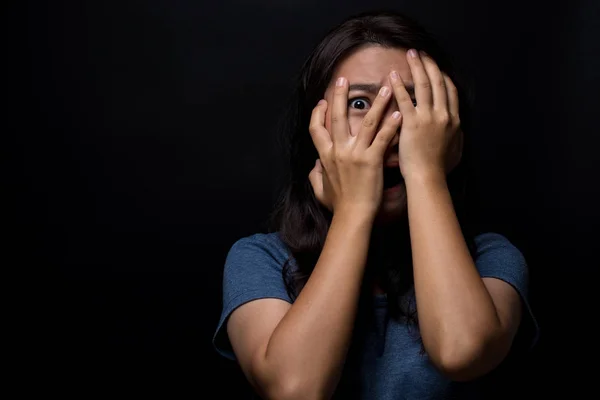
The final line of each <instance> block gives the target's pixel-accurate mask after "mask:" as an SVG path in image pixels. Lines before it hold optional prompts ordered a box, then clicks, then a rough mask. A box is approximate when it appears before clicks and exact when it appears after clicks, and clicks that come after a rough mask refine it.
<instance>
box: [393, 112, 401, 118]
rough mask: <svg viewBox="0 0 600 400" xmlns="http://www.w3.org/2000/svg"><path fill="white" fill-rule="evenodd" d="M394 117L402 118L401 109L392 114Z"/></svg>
mask: <svg viewBox="0 0 600 400" xmlns="http://www.w3.org/2000/svg"><path fill="white" fill-rule="evenodd" d="M392 118H394V119H398V118H400V111H394V113H393V114H392Z"/></svg>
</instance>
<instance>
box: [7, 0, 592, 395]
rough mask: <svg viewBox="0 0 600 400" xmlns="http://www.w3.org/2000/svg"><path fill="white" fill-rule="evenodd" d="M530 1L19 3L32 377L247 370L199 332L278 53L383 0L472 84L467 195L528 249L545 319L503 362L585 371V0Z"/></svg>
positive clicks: (265, 190)
mask: <svg viewBox="0 0 600 400" xmlns="http://www.w3.org/2000/svg"><path fill="white" fill-rule="evenodd" d="M483 3H485V4H483ZM544 4H550V3H546V2H539V4H536V3H534V2H525V1H522V0H520V1H514V0H505V1H501V2H496V1H495V2H478V1H467V0H464V1H453V2H445V1H433V0H427V1H425V0H420V1H364V0H363V1H330V2H325V1H317V0H311V1H308V0H304V1H283V0H281V1H275V0H272V1H267V0H263V1H254V2H246V1H232V0H226V1H225V0H223V1H219V2H213V1H186V0H181V1H166V0H165V1H158V0H152V1H150V0H148V1H124V0H121V1H112V2H109V1H95V2H94V1H87V2H62V1H52V2H30V3H25V2H20V3H17V5H16V6H13V7H12V8H11V10H10V11H11V12H10V13H8V14H7V15H8V23H7V25H6V27H7V29H6V34H7V36H6V37H7V39H8V46H7V54H6V55H5V56H6V65H7V66H8V67H9V68H8V72H7V75H6V76H7V86H6V87H7V92H6V95H7V99H8V103H7V105H6V106H5V113H6V118H5V123H6V127H5V129H4V130H3V131H4V135H6V136H5V137H6V138H8V139H9V140H10V142H9V146H8V147H7V150H8V153H9V156H8V158H7V159H8V160H9V162H8V163H7V164H6V168H5V173H7V181H6V182H8V183H9V185H8V186H7V187H8V188H9V194H10V195H11V196H10V198H11V199H14V200H15V202H13V203H11V204H10V207H9V208H7V210H8V213H7V215H8V217H9V218H7V219H6V221H9V222H14V224H13V226H14V228H10V229H7V231H8V233H9V234H10V235H9V240H8V241H5V242H4V245H5V248H6V250H7V251H5V252H4V254H5V256H6V260H8V261H7V263H6V265H7V266H8V265H11V266H12V265H15V266H18V267H19V270H20V271H26V273H27V274H28V279H29V280H30V282H33V281H35V282H36V283H38V284H40V285H39V289H38V288H37V285H36V286H35V287H36V289H32V288H31V287H28V288H27V289H25V290H29V292H25V293H27V295H23V294H21V295H22V297H20V298H25V297H27V298H31V299H35V300H33V301H32V306H33V307H32V310H35V312H34V313H32V314H31V315H23V316H22V319H24V320H27V321H28V323H29V324H31V326H32V328H31V329H24V330H23V331H24V332H26V333H27V336H26V337H27V339H28V343H29V344H28V347H29V348H31V349H34V352H33V353H32V355H31V357H30V358H28V359H27V360H28V361H26V362H25V364H26V367H27V368H33V370H35V371H37V372H39V373H40V375H39V376H40V377H43V379H42V380H39V381H38V380H37V378H36V381H35V382H36V384H38V385H40V387H43V388H48V386H47V385H48V384H49V385H50V386H49V387H50V388H52V391H53V392H57V393H65V394H69V393H79V394H82V393H87V392H96V391H98V390H109V391H113V390H114V391H115V393H120V392H121V391H128V392H130V393H142V392H143V393H153V392H156V391H157V390H160V389H164V388H166V389H168V390H170V391H173V390H175V391H183V392H186V393H187V394H188V395H190V396H196V397H198V396H200V398H210V397H217V396H216V395H215V396H207V395H206V391H207V390H211V391H212V390H214V389H219V390H222V391H224V393H222V396H223V397H227V396H228V395H233V394H234V393H240V392H241V391H242V390H244V389H245V381H244V380H243V379H242V378H241V377H240V374H239V372H238V371H237V369H236V367H235V364H232V363H230V362H228V361H226V360H223V359H222V358H220V357H219V356H218V355H217V354H216V352H215V351H214V350H213V348H212V346H211V337H212V334H213V331H214V328H215V325H216V322H217V319H218V316H219V312H220V306H221V303H220V301H221V298H220V290H221V287H220V285H221V273H222V266H223V261H224V257H225V255H226V252H227V250H228V248H229V246H231V244H232V243H233V242H234V241H235V240H237V239H238V238H240V237H241V236H243V235H248V234H251V233H254V232H256V231H259V230H262V229H263V228H264V227H263V225H262V222H263V221H264V219H265V218H266V216H267V214H268V212H269V210H270V208H271V206H272V204H273V200H274V198H275V194H276V193H275V192H274V187H275V186H276V185H277V184H278V182H279V181H280V176H281V175H280V170H281V168H280V166H281V159H280V156H279V153H278V149H277V147H276V144H275V123H276V121H277V117H278V113H279V112H280V111H281V107H282V104H283V100H284V99H285V97H286V96H287V95H288V94H289V91H290V89H291V87H292V77H293V75H294V74H295V73H296V72H297V71H298V69H299V67H300V65H301V63H302V61H303V60H304V58H305V57H306V56H307V55H308V53H309V51H310V50H311V48H312V46H313V45H314V44H315V42H316V40H318V39H319V37H320V36H321V35H322V34H323V33H324V32H325V31H326V30H327V29H328V28H330V27H331V26H332V25H334V24H336V23H338V22H339V21H340V20H341V19H342V18H344V17H346V16H347V15H349V14H351V13H354V12H357V11H362V10H365V9H366V8H367V7H379V6H385V7H393V8H396V9H399V10H403V11H405V12H407V13H408V14H410V15H412V16H414V17H415V18H417V19H419V20H420V21H421V22H422V23H423V24H424V25H425V26H426V27H428V28H429V29H430V30H431V31H432V32H433V33H434V34H436V35H437V36H438V37H439V39H440V40H441V41H442V43H443V45H444V46H446V47H447V48H448V50H449V51H450V52H451V53H452V54H454V55H455V57H456V59H457V60H458V63H459V65H460V67H461V68H462V70H463V71H464V72H465V73H466V75H468V76H469V77H470V79H471V81H472V83H473V85H474V87H475V90H476V102H475V106H476V108H475V111H476V112H475V115H476V120H475V128H476V129H475V132H474V145H475V147H476V148H477V151H478V154H477V157H476V173H477V177H478V182H477V183H478V185H479V188H480V192H479V197H480V199H479V201H478V204H479V209H478V212H479V213H480V215H481V221H482V224H484V225H485V226H486V227H488V228H489V230H495V231H498V232H500V233H503V234H505V235H506V236H507V237H509V239H511V240H512V241H513V242H514V243H515V244H516V245H517V246H518V247H519V248H520V249H521V250H522V251H523V252H524V254H525V256H526V257H527V259H528V261H529V264H530V268H531V272H532V284H531V303H532V306H533V308H534V311H535V313H536V315H537V317H538V319H539V322H540V324H541V327H542V336H541V338H540V342H539V345H538V347H537V348H536V349H535V350H534V351H533V352H532V354H531V356H530V357H529V358H528V359H527V360H526V361H525V362H524V363H523V364H521V367H520V368H519V369H518V374H519V375H520V376H521V377H525V378H526V380H525V383H527V390H529V391H536V390H540V389H544V390H546V389H548V388H553V389H557V388H558V389H561V390H564V389H567V388H570V389H571V390H573V389H581V388H583V387H586V386H589V385H591V382H589V381H588V379H587V378H588V376H589V373H590V372H591V371H590V370H586V369H585V368H584V367H583V366H581V365H582V364H578V363H575V361H574V360H575V359H576V358H577V359H579V357H581V359H583V360H585V361H591V362H592V363H594V362H595V361H594V360H593V359H592V360H588V356H591V354H592V349H595V348H596V347H597V346H596V345H595V343H594V341H595V337H593V336H592V334H591V332H593V323H595V310H594V309H591V308H590V305H591V303H592V298H593V297H595V296H594V292H593V290H594V286H595V283H594V280H593V278H592V276H591V273H592V271H595V269H597V267H598V265H599V263H598V261H597V260H596V259H595V257H594V252H596V251H597V244H596V243H597V241H596V239H597V236H598V228H599V225H600V224H599V212H598V206H597V205H598V204H600V202H599V201H598V198H599V196H598V188H597V183H598V178H597V173H598V169H597V168H595V169H594V168H593V166H592V164H595V159H596V154H597V145H598V139H597V135H598V127H597V122H596V121H597V109H598V101H597V96H598V89H599V86H598V71H599V70H600V60H599V56H598V46H597V42H598V37H599V35H600V31H599V29H598V26H597V25H594V23H595V22H596V21H597V18H598V16H599V13H598V2H592V1H590V2H588V3H587V4H584V3H576V2H562V4H559V3H557V5H554V6H552V7H551V6H549V5H544ZM4 135H3V136H4ZM34 270H35V271H40V272H36V273H35V274H33V272H30V271H34ZM40 277H43V279H38V278H40ZM37 295H39V296H37ZM588 304H589V305H588ZM21 361H23V360H21ZM586 371H587V372H586ZM40 382H43V385H42V383H40ZM171 397H173V395H171ZM219 397H220V396H219Z"/></svg>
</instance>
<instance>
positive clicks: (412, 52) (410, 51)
mask: <svg viewBox="0 0 600 400" xmlns="http://www.w3.org/2000/svg"><path fill="white" fill-rule="evenodd" d="M408 55H409V56H411V57H412V58H417V51H416V50H415V49H410V50H409V51H408Z"/></svg>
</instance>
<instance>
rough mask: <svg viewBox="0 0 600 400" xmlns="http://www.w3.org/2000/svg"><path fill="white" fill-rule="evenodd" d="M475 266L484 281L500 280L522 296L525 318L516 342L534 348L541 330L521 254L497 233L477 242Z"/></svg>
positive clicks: (527, 273) (481, 237)
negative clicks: (487, 279) (533, 307)
mask: <svg viewBox="0 0 600 400" xmlns="http://www.w3.org/2000/svg"><path fill="white" fill-rule="evenodd" d="M475 243H476V245H477V257H476V260H475V264H476V266H477V270H478V271H479V274H480V275H481V277H482V278H497V279H501V280H503V281H504V282H506V283H508V284H510V285H511V286H512V287H514V288H515V290H516V291H517V292H518V293H519V295H520V296H521V301H522V302H523V311H524V312H523V316H522V319H521V324H520V326H519V332H518V333H517V338H516V340H518V341H519V342H520V343H523V344H524V345H525V346H526V347H527V348H531V347H533V346H534V345H535V343H536V342H537V340H538V337H539V326H538V323H537V321H536V319H535V317H534V314H533V311H532V309H531V306H530V304H529V297H528V295H529V293H528V287H529V268H528V266H527V262H526V260H525V257H524V256H523V254H522V253H521V251H520V250H519V249H518V248H517V247H515V246H514V245H513V244H512V243H511V242H510V241H509V240H508V239H507V238H506V237H504V236H503V235H500V234H498V233H492V232H490V233H484V234H481V235H478V236H477V237H476V238H475Z"/></svg>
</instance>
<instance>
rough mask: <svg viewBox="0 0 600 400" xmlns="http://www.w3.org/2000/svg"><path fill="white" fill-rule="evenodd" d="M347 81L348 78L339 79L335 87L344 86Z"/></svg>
mask: <svg viewBox="0 0 600 400" xmlns="http://www.w3.org/2000/svg"><path fill="white" fill-rule="evenodd" d="M345 81H346V78H344V77H339V78H338V80H337V82H336V83H335V86H344V82H345Z"/></svg>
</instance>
